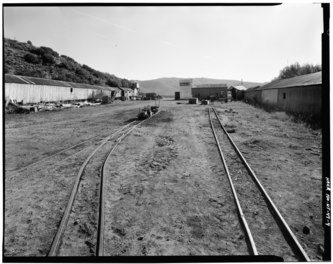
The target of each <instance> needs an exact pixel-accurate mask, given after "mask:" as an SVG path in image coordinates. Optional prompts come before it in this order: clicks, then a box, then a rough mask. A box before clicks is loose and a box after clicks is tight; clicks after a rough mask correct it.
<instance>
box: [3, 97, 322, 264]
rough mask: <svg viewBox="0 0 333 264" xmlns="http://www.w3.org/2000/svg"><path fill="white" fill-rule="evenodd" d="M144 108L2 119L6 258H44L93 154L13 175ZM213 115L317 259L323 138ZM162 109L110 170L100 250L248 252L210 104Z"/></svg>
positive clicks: (244, 116) (255, 112) (284, 122)
mask: <svg viewBox="0 0 333 264" xmlns="http://www.w3.org/2000/svg"><path fill="white" fill-rule="evenodd" d="M145 104H147V102H125V103H124V102H117V103H116V104H115V105H108V106H99V107H90V108H83V109H69V110H65V111H61V112H43V113H36V114H30V115H8V116H6V117H5V148H6V149H5V162H6V164H5V170H6V175H5V176H6V177H5V230H4V235H5V240H4V241H5V246H4V249H5V255H6V256H45V255H46V254H47V251H48V249H49V246H50V243H51V242H52V239H53V236H54V234H55V232H56V227H57V223H58V222H59V219H61V215H62V213H63V211H64V209H65V206H66V200H67V199H68V197H69V194H70V191H71V186H72V184H73V181H74V177H75V175H76V173H77V171H76V170H77V168H78V166H79V165H80V162H82V160H83V159H84V157H85V155H88V154H89V151H90V150H91V149H87V150H86V151H83V153H81V154H80V155H77V156H73V157H72V158H71V162H70V163H68V162H66V163H64V164H63V166H62V167H61V166H60V167H59V166H58V167H52V166H50V164H49V163H48V165H47V166H46V165H44V166H42V165H38V166H35V167H31V168H30V169H27V170H24V171H22V172H21V173H19V174H16V175H15V174H13V172H10V170H14V169H18V168H20V167H22V166H26V165H28V164H30V163H31V162H35V161H38V160H40V159H41V158H44V157H47V156H49V155H51V154H53V153H55V152H56V151H59V150H61V149H64V148H66V147H69V146H71V145H74V144H76V143H79V142H81V141H83V140H85V139H88V138H90V137H92V136H95V135H104V136H106V135H107V134H108V133H110V131H112V130H114V129H116V128H118V127H119V126H121V125H124V124H125V123H126V121H128V120H130V119H132V118H134V117H135V116H136V114H137V113H138V109H139V108H140V107H142V106H143V105H145ZM152 104H153V103H152ZM214 107H216V109H217V110H218V111H219V113H220V116H221V117H222V118H221V119H222V121H223V123H224V124H226V125H227V126H231V127H233V128H234V129H235V133H232V134H231V136H232V138H233V139H234V141H235V143H236V144H237V145H238V147H239V148H240V150H241V151H242V152H243V154H244V156H245V158H246V159H247V160H248V162H249V164H250V166H251V167H252V169H253V170H254V171H255V173H256V174H257V176H258V178H259V179H260V181H261V183H262V184H263V185H264V187H265V188H266V190H267V192H268V193H269V195H270V196H271V198H272V199H273V201H274V203H275V204H276V205H277V207H278V208H279V210H280V212H281V213H282V215H283V216H284V217H285V219H286V221H287V222H288V224H289V225H290V227H291V229H292V230H293V232H294V233H295V234H296V236H297V238H298V239H299V241H300V243H301V244H302V246H303V247H304V249H305V250H306V252H307V253H308V255H309V256H310V258H311V259H312V260H320V259H321V258H322V252H320V249H321V245H322V244H323V240H324V239H323V237H324V234H323V228H322V225H321V219H322V212H321V208H322V207H321V205H322V203H321V199H322V197H321V190H322V187H321V177H322V172H321V166H322V157H321V131H320V130H311V129H309V128H307V127H306V126H305V125H304V124H297V123H294V122H292V121H291V120H290V119H288V117H286V116H285V115H284V114H283V113H272V114H271V113H267V112H265V111H263V110H260V109H257V108H254V107H252V106H250V105H247V104H244V103H241V102H232V103H227V104H221V103H215V105H214ZM230 109H232V110H233V111H230ZM161 110H162V111H161V113H160V114H159V115H158V116H156V118H152V119H151V120H149V121H147V122H146V123H145V124H143V125H142V126H141V127H139V128H136V129H135V130H134V131H133V132H132V133H131V134H130V135H129V136H127V137H126V138H125V139H124V141H123V142H122V143H121V144H120V145H119V146H118V149H117V151H116V152H115V153H114V154H113V155H112V156H111V158H110V160H109V162H108V164H107V167H106V171H107V175H106V193H107V196H106V212H105V213H106V219H108V221H106V230H105V234H104V235H105V254H106V255H130V256H133V255H134V256H135V255H246V254H248V248H247V244H246V241H245V237H244V233H243V231H242V228H241V226H240V223H239V219H238V216H237V213H236V206H235V204H234V202H233V198H232V193H231V190H230V187H229V183H228V181H227V178H226V175H225V172H224V168H223V165H222V163H221V161H220V157H219V154H218V150H217V147H216V145H215V141H214V138H213V134H212V131H211V128H210V125H209V120H208V114H207V106H201V105H188V104H186V103H185V102H182V101H181V102H178V103H177V102H176V101H171V100H170V101H167V100H164V101H161ZM226 110H227V111H226ZM60 165H61V164H60ZM75 211H77V210H75ZM78 217H79V216H78ZM304 227H307V228H308V229H309V231H310V232H309V233H308V234H305V233H304V232H303V229H304ZM92 236H93V235H92ZM82 242H83V241H82ZM64 254H66V255H70V254H71V253H70V252H66V253H64ZM282 257H283V256H282Z"/></svg>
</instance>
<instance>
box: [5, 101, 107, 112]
mask: <svg viewBox="0 0 333 264" xmlns="http://www.w3.org/2000/svg"><path fill="white" fill-rule="evenodd" d="M100 104H102V102H99V103H92V102H88V101H84V102H72V103H60V102H52V103H50V102H47V103H45V102H41V103H36V104H26V105H23V102H17V101H16V100H11V99H8V98H7V99H6V107H5V111H6V113H8V114H22V113H25V114H29V113H31V112H42V111H57V110H61V109H64V108H82V107H86V106H96V105H100Z"/></svg>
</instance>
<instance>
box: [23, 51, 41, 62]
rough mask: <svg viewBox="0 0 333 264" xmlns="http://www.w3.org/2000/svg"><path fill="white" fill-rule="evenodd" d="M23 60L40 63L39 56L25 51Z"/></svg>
mask: <svg viewBox="0 0 333 264" xmlns="http://www.w3.org/2000/svg"><path fill="white" fill-rule="evenodd" d="M24 60H25V61H26V62H28V63H32V64H38V63H40V60H39V58H38V57H37V56H36V55H33V54H31V53H27V54H26V55H25V56H24Z"/></svg>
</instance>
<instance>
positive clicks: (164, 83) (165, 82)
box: [138, 77, 261, 96]
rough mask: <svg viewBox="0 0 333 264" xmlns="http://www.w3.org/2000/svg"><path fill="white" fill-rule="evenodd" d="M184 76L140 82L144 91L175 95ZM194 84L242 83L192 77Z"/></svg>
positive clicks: (256, 83) (244, 83)
mask: <svg viewBox="0 0 333 264" xmlns="http://www.w3.org/2000/svg"><path fill="white" fill-rule="evenodd" d="M180 79H183V78H176V77H172V78H159V79H154V80H147V81H138V82H139V84H140V91H141V92H143V93H148V92H155V93H157V94H160V95H170V96H173V95H174V94H175V92H177V91H179V80H180ZM192 79H193V84H194V85H198V84H218V83H226V84H227V85H228V86H230V85H240V81H238V80H227V79H210V78H192ZM243 85H244V86H245V87H247V88H249V87H253V86H258V85H261V83H258V82H243Z"/></svg>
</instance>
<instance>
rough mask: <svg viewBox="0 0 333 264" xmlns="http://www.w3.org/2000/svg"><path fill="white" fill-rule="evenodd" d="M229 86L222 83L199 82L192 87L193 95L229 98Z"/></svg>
mask: <svg viewBox="0 0 333 264" xmlns="http://www.w3.org/2000/svg"><path fill="white" fill-rule="evenodd" d="M227 92H228V86H227V84H225V83H222V84H199V85H195V86H193V87H192V97H197V98H199V99H200V100H201V99H211V98H215V99H221V98H225V99H226V98H227V94H228V93H227Z"/></svg>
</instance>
